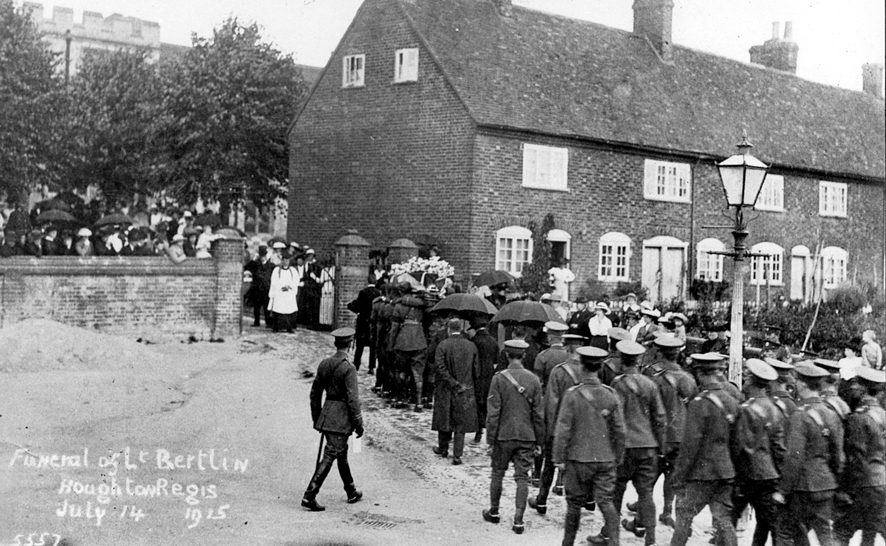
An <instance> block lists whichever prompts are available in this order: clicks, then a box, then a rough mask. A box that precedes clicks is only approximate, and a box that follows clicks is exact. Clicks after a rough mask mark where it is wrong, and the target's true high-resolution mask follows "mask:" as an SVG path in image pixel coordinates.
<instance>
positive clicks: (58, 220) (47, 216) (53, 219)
mask: <svg viewBox="0 0 886 546" xmlns="http://www.w3.org/2000/svg"><path fill="white" fill-rule="evenodd" d="M34 222H35V223H37V224H76V223H78V220H77V219H76V218H74V216H73V215H72V214H70V213H67V212H65V211H63V210H55V209H49V210H44V211H43V212H41V213H40V214H38V215H37V218H35V219H34Z"/></svg>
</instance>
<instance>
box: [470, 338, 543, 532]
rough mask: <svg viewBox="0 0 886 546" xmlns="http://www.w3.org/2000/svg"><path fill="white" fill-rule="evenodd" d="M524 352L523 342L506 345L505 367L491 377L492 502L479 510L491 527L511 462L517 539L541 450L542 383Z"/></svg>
mask: <svg viewBox="0 0 886 546" xmlns="http://www.w3.org/2000/svg"><path fill="white" fill-rule="evenodd" d="M528 348H529V344H528V343H526V342H525V341H522V340H508V341H506V342H505V350H506V351H507V356H508V368H507V369H506V370H504V371H502V372H499V373H497V374H495V376H493V378H492V385H491V386H490V387H489V401H488V403H487V415H486V443H487V448H486V449H487V453H489V454H490V455H491V456H492V481H491V482H490V484H489V502H490V504H489V508H488V509H485V510H483V519H484V520H486V521H488V522H490V523H498V522H499V521H501V516H500V514H499V503H500V501H501V493H502V481H503V480H504V476H505V472H507V470H508V466H510V464H511V463H513V464H514V480H515V481H516V482H517V496H516V500H515V504H516V509H515V511H514V524H513V526H512V527H511V530H513V531H514V532H515V533H517V534H518V535H519V534H522V533H523V529H524V526H523V513H524V512H525V511H526V500H527V497H528V496H529V471H530V469H531V468H532V458H533V456H534V455H536V454H538V453H540V452H541V444H542V443H543V442H544V433H545V425H544V408H543V404H542V393H541V383H540V382H539V380H538V377H536V375H535V374H534V373H533V372H531V371H529V370H527V369H526V368H524V367H523V355H524V352H525V351H526V350H527V349H528Z"/></svg>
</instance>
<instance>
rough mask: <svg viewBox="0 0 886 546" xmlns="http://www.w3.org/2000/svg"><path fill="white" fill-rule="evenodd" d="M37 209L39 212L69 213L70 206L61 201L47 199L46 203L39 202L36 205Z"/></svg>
mask: <svg viewBox="0 0 886 546" xmlns="http://www.w3.org/2000/svg"><path fill="white" fill-rule="evenodd" d="M37 208H39V209H40V210H61V211H64V212H70V211H71V205H69V204H68V203H66V202H65V201H63V200H61V199H47V200H46V201H40V202H39V203H37Z"/></svg>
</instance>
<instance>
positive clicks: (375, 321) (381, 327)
mask: <svg viewBox="0 0 886 546" xmlns="http://www.w3.org/2000/svg"><path fill="white" fill-rule="evenodd" d="M386 291H388V290H387V288H386ZM386 302H387V297H385V296H384V295H381V296H378V297H377V298H375V299H374V300H372V312H371V313H370V315H369V324H370V329H369V336H370V339H371V343H372V346H373V347H374V348H375V358H376V363H377V368H378V369H377V370H376V375H375V386H374V387H373V388H372V391H373V392H374V393H376V394H379V395H381V394H382V393H383V392H384V384H385V374H387V372H388V370H387V366H388V362H387V360H388V359H387V355H386V353H385V351H384V348H385V345H384V342H385V336H386V335H387V328H388V324H387V319H386V318H385V317H384V312H383V311H382V310H383V309H384V307H385V303H386Z"/></svg>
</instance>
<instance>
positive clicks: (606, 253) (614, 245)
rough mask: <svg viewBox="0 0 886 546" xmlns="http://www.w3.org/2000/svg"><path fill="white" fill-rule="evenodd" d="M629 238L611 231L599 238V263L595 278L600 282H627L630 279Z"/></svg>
mask: <svg viewBox="0 0 886 546" xmlns="http://www.w3.org/2000/svg"><path fill="white" fill-rule="evenodd" d="M630 259H631V238H630V237H628V236H627V235H625V234H624V233H618V232H617V231H611V232H609V233H607V234H605V235H603V236H602V237H600V262H599V268H598V269H597V277H598V278H599V280H601V281H607V282H609V281H627V280H629V277H630V271H631V268H630Z"/></svg>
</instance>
